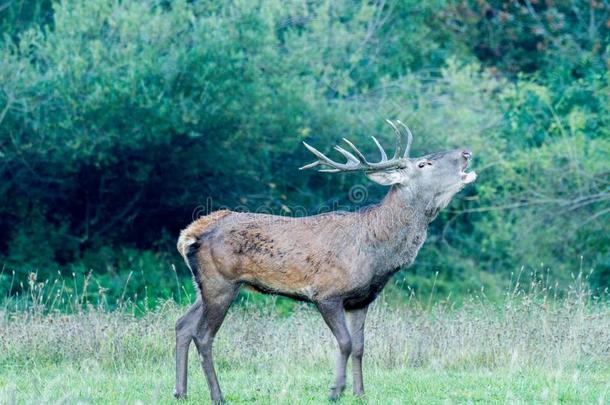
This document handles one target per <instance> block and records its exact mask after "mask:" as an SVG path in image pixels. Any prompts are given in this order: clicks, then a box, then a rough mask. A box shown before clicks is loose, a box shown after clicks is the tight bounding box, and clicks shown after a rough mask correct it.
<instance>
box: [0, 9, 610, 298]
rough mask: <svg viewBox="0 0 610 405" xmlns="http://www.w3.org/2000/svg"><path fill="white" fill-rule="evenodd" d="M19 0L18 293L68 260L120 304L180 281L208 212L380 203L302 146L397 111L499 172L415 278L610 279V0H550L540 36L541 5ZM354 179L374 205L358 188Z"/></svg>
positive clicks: (7, 29)
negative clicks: (185, 239) (197, 218)
mask: <svg viewBox="0 0 610 405" xmlns="http://www.w3.org/2000/svg"><path fill="white" fill-rule="evenodd" d="M17 3H18V2H13V5H12V6H11V7H9V8H8V9H6V10H5V11H3V14H2V15H1V19H0V27H1V28H2V29H3V30H4V34H5V35H4V37H3V38H4V39H3V41H2V43H1V44H0V66H1V70H0V89H1V91H0V125H1V126H0V159H1V160H0V174H1V176H2V182H1V183H0V191H1V193H2V196H3V198H2V200H1V201H0V215H1V218H2V221H1V223H0V255H1V256H2V258H3V259H2V260H3V263H4V264H5V270H4V273H5V274H4V275H3V276H2V278H0V287H4V288H5V289H6V290H9V289H10V291H8V293H9V294H11V293H14V292H17V291H18V290H19V283H10V281H9V279H10V277H7V276H6V274H8V273H10V272H11V271H12V270H15V271H16V272H17V278H21V279H22V280H24V279H25V277H26V276H27V274H28V273H29V272H38V274H39V278H42V279H44V278H47V277H51V276H53V275H55V274H56V272H57V271H58V269H59V270H60V271H62V272H65V273H68V274H69V273H71V272H76V273H78V274H87V273H88V272H89V271H92V274H93V277H94V278H96V280H97V281H98V282H100V283H101V284H104V285H107V286H108V287H109V288H110V289H111V290H110V294H111V295H113V296H115V297H116V296H119V295H120V294H123V293H124V292H125V291H124V290H125V285H124V284H125V283H124V281H125V279H126V277H127V276H126V275H127V274H128V273H129V272H130V271H134V272H135V273H134V274H142V273H145V274H146V277H140V280H139V281H138V282H132V283H131V284H130V286H129V289H130V290H129V293H130V294H132V293H136V292H138V293H139V294H140V296H143V295H142V294H143V293H144V291H143V289H144V285H145V284H146V283H144V282H142V280H146V282H147V283H148V282H150V283H149V284H148V288H149V291H148V292H147V294H150V295H151V296H163V297H167V296H170V295H176V294H177V292H176V290H177V288H176V284H175V280H174V273H173V272H172V270H171V266H170V265H171V264H173V263H175V264H176V265H177V266H178V268H179V274H181V275H183V276H186V275H187V272H186V270H185V269H184V267H183V266H182V265H181V264H179V263H180V260H179V258H178V257H177V255H176V254H175V253H174V247H173V244H174V240H175V237H176V235H177V232H178V230H179V229H180V228H181V227H183V226H184V225H186V224H187V223H188V222H189V221H190V220H191V218H192V217H193V215H197V214H199V213H205V212H206V211H207V210H209V209H216V208H218V207H221V206H228V207H231V208H235V209H248V210H254V211H265V212H274V213H277V214H284V215H302V214H303V213H304V212H308V213H315V212H317V211H319V210H320V209H325V208H326V207H332V206H340V207H344V208H347V209H351V208H354V207H356V206H359V205H364V204H367V203H372V202H375V201H376V200H377V199H378V198H380V197H381V196H382V194H383V192H384V190H383V189H381V188H379V187H376V186H370V187H369V183H367V182H366V180H365V179H364V178H363V176H355V175H354V176H349V175H339V176H330V175H329V176H323V175H320V174H316V173H305V172H298V171H297V170H296V169H297V168H298V167H299V166H301V165H302V164H303V163H306V162H308V161H309V159H310V158H309V156H308V155H307V152H306V151H305V150H303V148H302V147H301V145H300V141H301V140H304V139H307V140H308V142H310V143H312V144H315V145H316V146H319V147H321V148H323V149H325V150H326V151H329V150H330V148H331V146H332V145H333V144H334V143H335V142H337V141H339V140H340V138H341V137H342V136H346V137H348V138H350V139H352V140H354V141H356V142H358V144H359V145H362V146H363V147H365V145H366V144H367V143H369V142H368V141H367V139H368V137H369V136H370V135H371V134H375V135H376V136H379V137H380V138H381V139H384V140H386V142H389V139H390V133H389V131H388V130H387V129H386V128H384V126H383V125H384V124H383V119H384V118H386V117H396V118H400V119H402V120H403V121H406V122H408V123H409V125H410V126H411V127H412V129H413V131H414V133H415V136H416V141H415V152H416V153H427V152H430V151H432V150H435V149H442V148H448V147H453V146H458V145H467V146H469V147H470V148H471V149H473V150H474V152H475V156H476V157H477V160H476V161H475V166H477V168H478V172H479V175H480V177H479V180H478V181H477V183H476V185H475V186H474V187H470V188H468V189H467V190H465V192H463V193H462V194H461V195H460V197H459V198H458V199H457V200H456V201H454V202H453V203H452V205H451V206H450V208H449V209H448V210H447V211H446V212H444V213H443V214H442V215H441V217H440V218H439V219H438V220H437V221H436V222H435V223H434V225H433V231H432V232H431V236H430V241H429V242H428V243H427V244H426V246H425V247H424V249H423V251H422V253H421V256H420V257H419V258H418V262H417V265H416V266H415V267H414V268H413V269H410V270H408V273H407V274H405V275H403V277H405V280H406V281H407V282H408V283H407V284H409V285H410V286H411V287H415V288H421V289H426V288H431V282H430V280H432V278H433V275H434V274H435V273H436V272H437V271H438V272H439V276H438V280H437V281H435V282H434V285H435V288H436V289H438V290H439V292H440V293H442V294H446V293H448V292H449V291H457V292H460V291H465V290H468V289H478V288H480V286H481V284H483V285H488V286H490V287H491V286H494V285H497V284H499V283H501V280H502V279H505V278H509V277H510V273H511V272H514V271H518V270H519V269H520V268H521V267H522V266H525V267H527V268H532V269H536V270H537V271H538V269H540V266H541V263H543V265H542V271H543V272H547V271H549V272H550V273H551V274H552V276H553V277H554V278H555V279H557V280H558V281H560V282H562V280H565V279H568V278H569V277H570V273H571V272H573V271H578V270H579V266H581V262H582V266H584V267H585V270H588V269H590V268H594V269H595V272H594V275H592V276H591V277H590V279H591V280H594V283H595V284H596V286H600V287H603V286H605V285H607V283H608V281H609V280H610V258H609V254H608V246H609V245H610V241H609V240H608V239H609V237H608V234H609V232H608V231H609V228H608V225H607V224H606V223H607V218H608V212H609V209H608V201H609V199H610V196H609V194H608V180H609V178H608V175H609V173H610V167H609V165H610V163H609V162H610V137H609V135H610V134H609V131H610V129H609V128H610V122H609V120H610V114H609V111H608V108H610V107H609V106H610V100H609V99H610V89H609V83H608V27H607V25H608V24H607V23H604V22H603V18H606V17H607V15H608V11H609V10H608V7H607V6H603V5H602V6H598V5H597V3H595V4H596V5H595V6H593V5H589V4H593V3H589V2H584V1H583V2H579V3H582V6H583V7H593V8H592V9H591V10H592V13H593V14H592V15H593V16H594V18H595V21H596V25H595V29H596V31H595V32H594V33H591V32H588V33H587V34H586V35H585V34H583V33H582V31H581V28H582V27H583V26H582V24H581V23H582V21H581V20H580V19H579V18H580V11H578V10H577V11H578V13H576V11H574V10H571V9H570V8H569V7H567V6H566V5H564V4H563V3H562V2H558V3H557V5H556V6H554V5H548V4H547V3H544V5H541V4H542V3H541V4H538V3H537V2H531V4H533V5H532V7H533V11H534V12H535V13H534V14H535V15H538V16H543V17H544V19H545V20H544V21H547V22H548V23H546V22H545V23H544V24H543V25H544V27H546V28H544V29H545V31H543V35H542V38H538V37H539V36H540V35H539V34H538V33H537V32H538V31H536V29H537V27H538V25H537V24H542V23H541V22H540V21H538V20H537V19H536V18H534V17H533V14H532V12H530V11H528V8H527V4H530V3H529V2H526V3H524V4H525V5H521V3H517V2H513V3H511V5H510V6H506V7H504V6H503V5H502V4H504V3H500V2H497V3H498V4H496V3H492V2H490V3H489V4H488V3H485V2H476V3H474V2H473V3H471V2H460V3H456V2H444V1H440V0H439V1H435V2H416V1H406V2H398V3H396V4H390V3H387V4H386V3H384V2H379V3H377V2H372V3H366V4H359V3H358V4H357V3H355V2H352V1H348V0H345V1H338V2H337V1H334V2H331V1H322V0H321V1H317V2H301V1H296V0H295V1H290V2H280V1H264V2H263V1H260V2H259V1H236V2H231V3H217V2H208V1H201V2H187V1H174V2H165V1H153V0H150V1H135V0H128V1H122V2H117V1H113V0H93V1H86V2H85V1H70V2H67V1H64V2H57V3H53V9H52V13H51V9H50V6H49V4H48V3H47V2H43V1H40V2H31V4H33V5H36V7H38V8H37V9H34V8H30V9H29V10H31V11H35V10H39V11H36V12H35V13H31V14H27V13H26V14H24V13H23V12H22V11H20V10H21V9H18V8H15V7H16V4H17ZM22 3H23V2H22ZM531 4H530V5H531ZM600 4H601V3H600ZM523 7H525V9H526V11H527V13H524V12H523V11H522V10H523ZM40 10H42V11H40ZM579 10H580V9H579ZM43 11H44V12H43ZM575 13H576V14H575ZM505 14H507V15H508V16H506V15H505ZM577 14H578V15H577ZM548 16H553V17H552V19H555V18H557V19H558V20H562V21H564V23H563V25H561V27H560V28H557V30H555V29H551V26H550V25H549V24H551V22H550V21H551V20H550V19H551V17H548ZM505 18H508V19H507V20H505ZM541 18H542V17H541ZM553 21H555V20H553ZM572 21H576V22H578V24H571V23H569V22H572ZM604 24H606V25H604ZM547 25H548V26H547ZM587 35H588V36H587ZM498 38H502V39H501V40H500V41H499V42H498ZM528 41H529V42H531V41H534V42H535V43H536V44H539V43H542V44H543V45H536V46H534V47H533V48H532V47H531V46H530V45H528V44H529V42H528ZM566 55H569V57H564V56H566ZM368 146H369V147H370V146H372V145H368ZM365 149H366V147H365ZM369 151H370V152H373V150H372V149H369ZM356 183H361V184H365V185H366V187H367V189H368V197H367V198H365V199H358V200H354V199H350V198H349V190H350V187H351V186H353V185H354V184H356ZM299 207H302V208H299ZM581 256H583V258H582V259H581ZM547 269H548V270H547ZM490 274H492V276H490ZM117 280H120V281H121V282H117ZM11 285H12V287H11V288H9V287H10V286H11ZM400 285H405V283H400ZM96 288H97V287H96Z"/></svg>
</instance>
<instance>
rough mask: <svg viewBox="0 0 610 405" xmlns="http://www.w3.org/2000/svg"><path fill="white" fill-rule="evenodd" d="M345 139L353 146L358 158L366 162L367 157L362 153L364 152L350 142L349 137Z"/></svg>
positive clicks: (344, 139)
mask: <svg viewBox="0 0 610 405" xmlns="http://www.w3.org/2000/svg"><path fill="white" fill-rule="evenodd" d="M343 141H344V142H345V143H346V144H348V145H349V147H350V148H352V150H353V151H354V153H355V154H356V155H357V156H358V158H359V159H360V161H361V162H366V158H365V157H364V155H363V154H362V152H360V151H359V150H358V148H357V147H356V146H355V145H354V144H353V143H351V142H350V140H349V139H347V138H343Z"/></svg>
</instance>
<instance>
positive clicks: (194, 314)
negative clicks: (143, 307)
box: [174, 299, 203, 398]
mask: <svg viewBox="0 0 610 405" xmlns="http://www.w3.org/2000/svg"><path fill="white" fill-rule="evenodd" d="M202 315H203V303H202V302H201V300H200V299H198V300H197V301H196V302H195V303H194V304H193V305H192V306H191V307H190V308H189V309H188V311H186V313H185V314H184V315H183V316H181V317H180V318H179V319H178V321H177V322H176V385H175V388H174V397H176V398H184V397H185V396H186V384H187V364H188V352H189V346H190V344H191V340H192V339H193V335H194V334H195V332H196V330H197V325H198V324H199V320H200V319H201V316H202Z"/></svg>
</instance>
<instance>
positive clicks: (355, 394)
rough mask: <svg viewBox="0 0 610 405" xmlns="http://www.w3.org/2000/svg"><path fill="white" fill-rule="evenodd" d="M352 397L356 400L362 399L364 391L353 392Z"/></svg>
mask: <svg viewBox="0 0 610 405" xmlns="http://www.w3.org/2000/svg"><path fill="white" fill-rule="evenodd" d="M354 396H355V397H356V398H358V399H362V398H364V391H354Z"/></svg>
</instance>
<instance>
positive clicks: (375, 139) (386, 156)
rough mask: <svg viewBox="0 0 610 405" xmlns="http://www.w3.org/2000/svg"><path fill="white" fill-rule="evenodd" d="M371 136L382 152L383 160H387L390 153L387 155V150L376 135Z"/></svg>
mask: <svg viewBox="0 0 610 405" xmlns="http://www.w3.org/2000/svg"><path fill="white" fill-rule="evenodd" d="M371 138H373V142H375V145H377V148H378V149H379V152H381V161H382V162H387V160H388V155H386V153H385V150H383V147H382V146H381V144H380V143H379V141H378V140H377V138H375V137H374V136H371Z"/></svg>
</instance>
